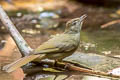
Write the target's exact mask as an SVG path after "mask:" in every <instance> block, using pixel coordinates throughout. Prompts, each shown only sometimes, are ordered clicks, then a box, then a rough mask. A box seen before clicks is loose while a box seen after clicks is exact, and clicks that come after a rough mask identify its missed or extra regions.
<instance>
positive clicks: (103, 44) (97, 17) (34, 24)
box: [0, 1, 120, 80]
mask: <svg viewBox="0 0 120 80" xmlns="http://www.w3.org/2000/svg"><path fill="white" fill-rule="evenodd" d="M65 4H66V5H65V6H63V7H60V8H58V9H57V10H54V9H52V10H50V9H49V10H47V9H46V10H43V11H42V12H41V11H38V12H33V11H30V10H17V11H8V14H9V16H10V17H11V19H12V21H13V23H14V24H15V25H16V26H17V29H18V30H19V31H20V32H21V34H22V36H23V37H24V38H25V40H26V41H27V42H28V44H29V45H30V46H31V47H32V48H36V47H37V46H39V45H40V44H41V43H43V42H45V41H46V40H48V38H49V37H50V35H54V34H56V33H62V32H63V31H64V29H65V23H66V22H67V21H68V20H69V19H72V18H76V17H80V16H81V15H82V14H87V15H88V17H87V18H86V20H85V22H84V25H83V28H82V31H81V44H80V47H79V49H78V51H81V52H86V53H95V54H102V55H106V56H114V57H120V32H119V31H120V28H119V26H120V23H117V24H114V25H110V26H108V27H106V28H103V29H102V28H101V25H103V24H105V23H107V22H109V21H112V20H117V19H119V18H120V12H119V8H118V7H112V8H111V7H110V8H109V7H104V6H96V5H93V4H92V5H90V4H89V5H88V4H85V3H78V2H71V1H70V2H67V3H65ZM46 14H47V15H49V16H47V18H46ZM44 17H45V18H44ZM0 25H1V30H0V35H3V34H4V33H7V31H6V29H5V28H4V27H3V25H2V24H0ZM77 77H78V78H76V77H73V78H74V79H75V78H76V79H75V80H80V77H81V76H77ZM25 80H32V79H25ZM35 80H38V79H35ZM70 80H72V79H70Z"/></svg>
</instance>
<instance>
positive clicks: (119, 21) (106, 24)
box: [101, 20, 120, 28]
mask: <svg viewBox="0 0 120 80" xmlns="http://www.w3.org/2000/svg"><path fill="white" fill-rule="evenodd" d="M116 23H120V20H114V21H110V22H108V23H105V24H103V25H101V28H106V27H108V26H111V25H113V24H116Z"/></svg>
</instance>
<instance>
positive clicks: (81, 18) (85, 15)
mask: <svg viewBox="0 0 120 80" xmlns="http://www.w3.org/2000/svg"><path fill="white" fill-rule="evenodd" d="M86 17H87V14H84V15H82V16H81V17H80V18H79V20H80V22H82V21H83V20H84V19H85V18H86Z"/></svg>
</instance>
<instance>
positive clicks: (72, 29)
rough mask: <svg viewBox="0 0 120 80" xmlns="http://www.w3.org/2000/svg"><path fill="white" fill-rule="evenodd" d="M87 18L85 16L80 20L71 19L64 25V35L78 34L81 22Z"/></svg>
mask: <svg viewBox="0 0 120 80" xmlns="http://www.w3.org/2000/svg"><path fill="white" fill-rule="evenodd" d="M86 17H87V15H86V14H84V15H82V16H81V17H80V18H75V19H71V20H70V21H68V22H67V23H66V30H65V33H71V34H72V33H79V32H80V30H81V27H82V23H83V20H84V19H85V18H86Z"/></svg>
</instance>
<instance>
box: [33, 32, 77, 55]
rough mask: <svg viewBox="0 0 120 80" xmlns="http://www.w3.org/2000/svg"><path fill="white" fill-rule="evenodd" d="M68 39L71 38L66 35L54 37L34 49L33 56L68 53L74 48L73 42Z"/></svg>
mask: <svg viewBox="0 0 120 80" xmlns="http://www.w3.org/2000/svg"><path fill="white" fill-rule="evenodd" d="M63 36H64V38H63ZM70 38H71V36H70V35H67V34H62V35H59V36H56V37H54V38H52V39H50V40H48V41H47V42H45V43H43V44H42V45H40V46H39V47H38V48H36V49H35V50H34V54H41V53H43V54H44V53H46V54H48V53H56V52H64V51H70V50H72V49H74V48H75V47H76V44H75V43H74V42H75V41H74V40H72V39H71V40H70ZM73 39H74V38H73Z"/></svg>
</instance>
